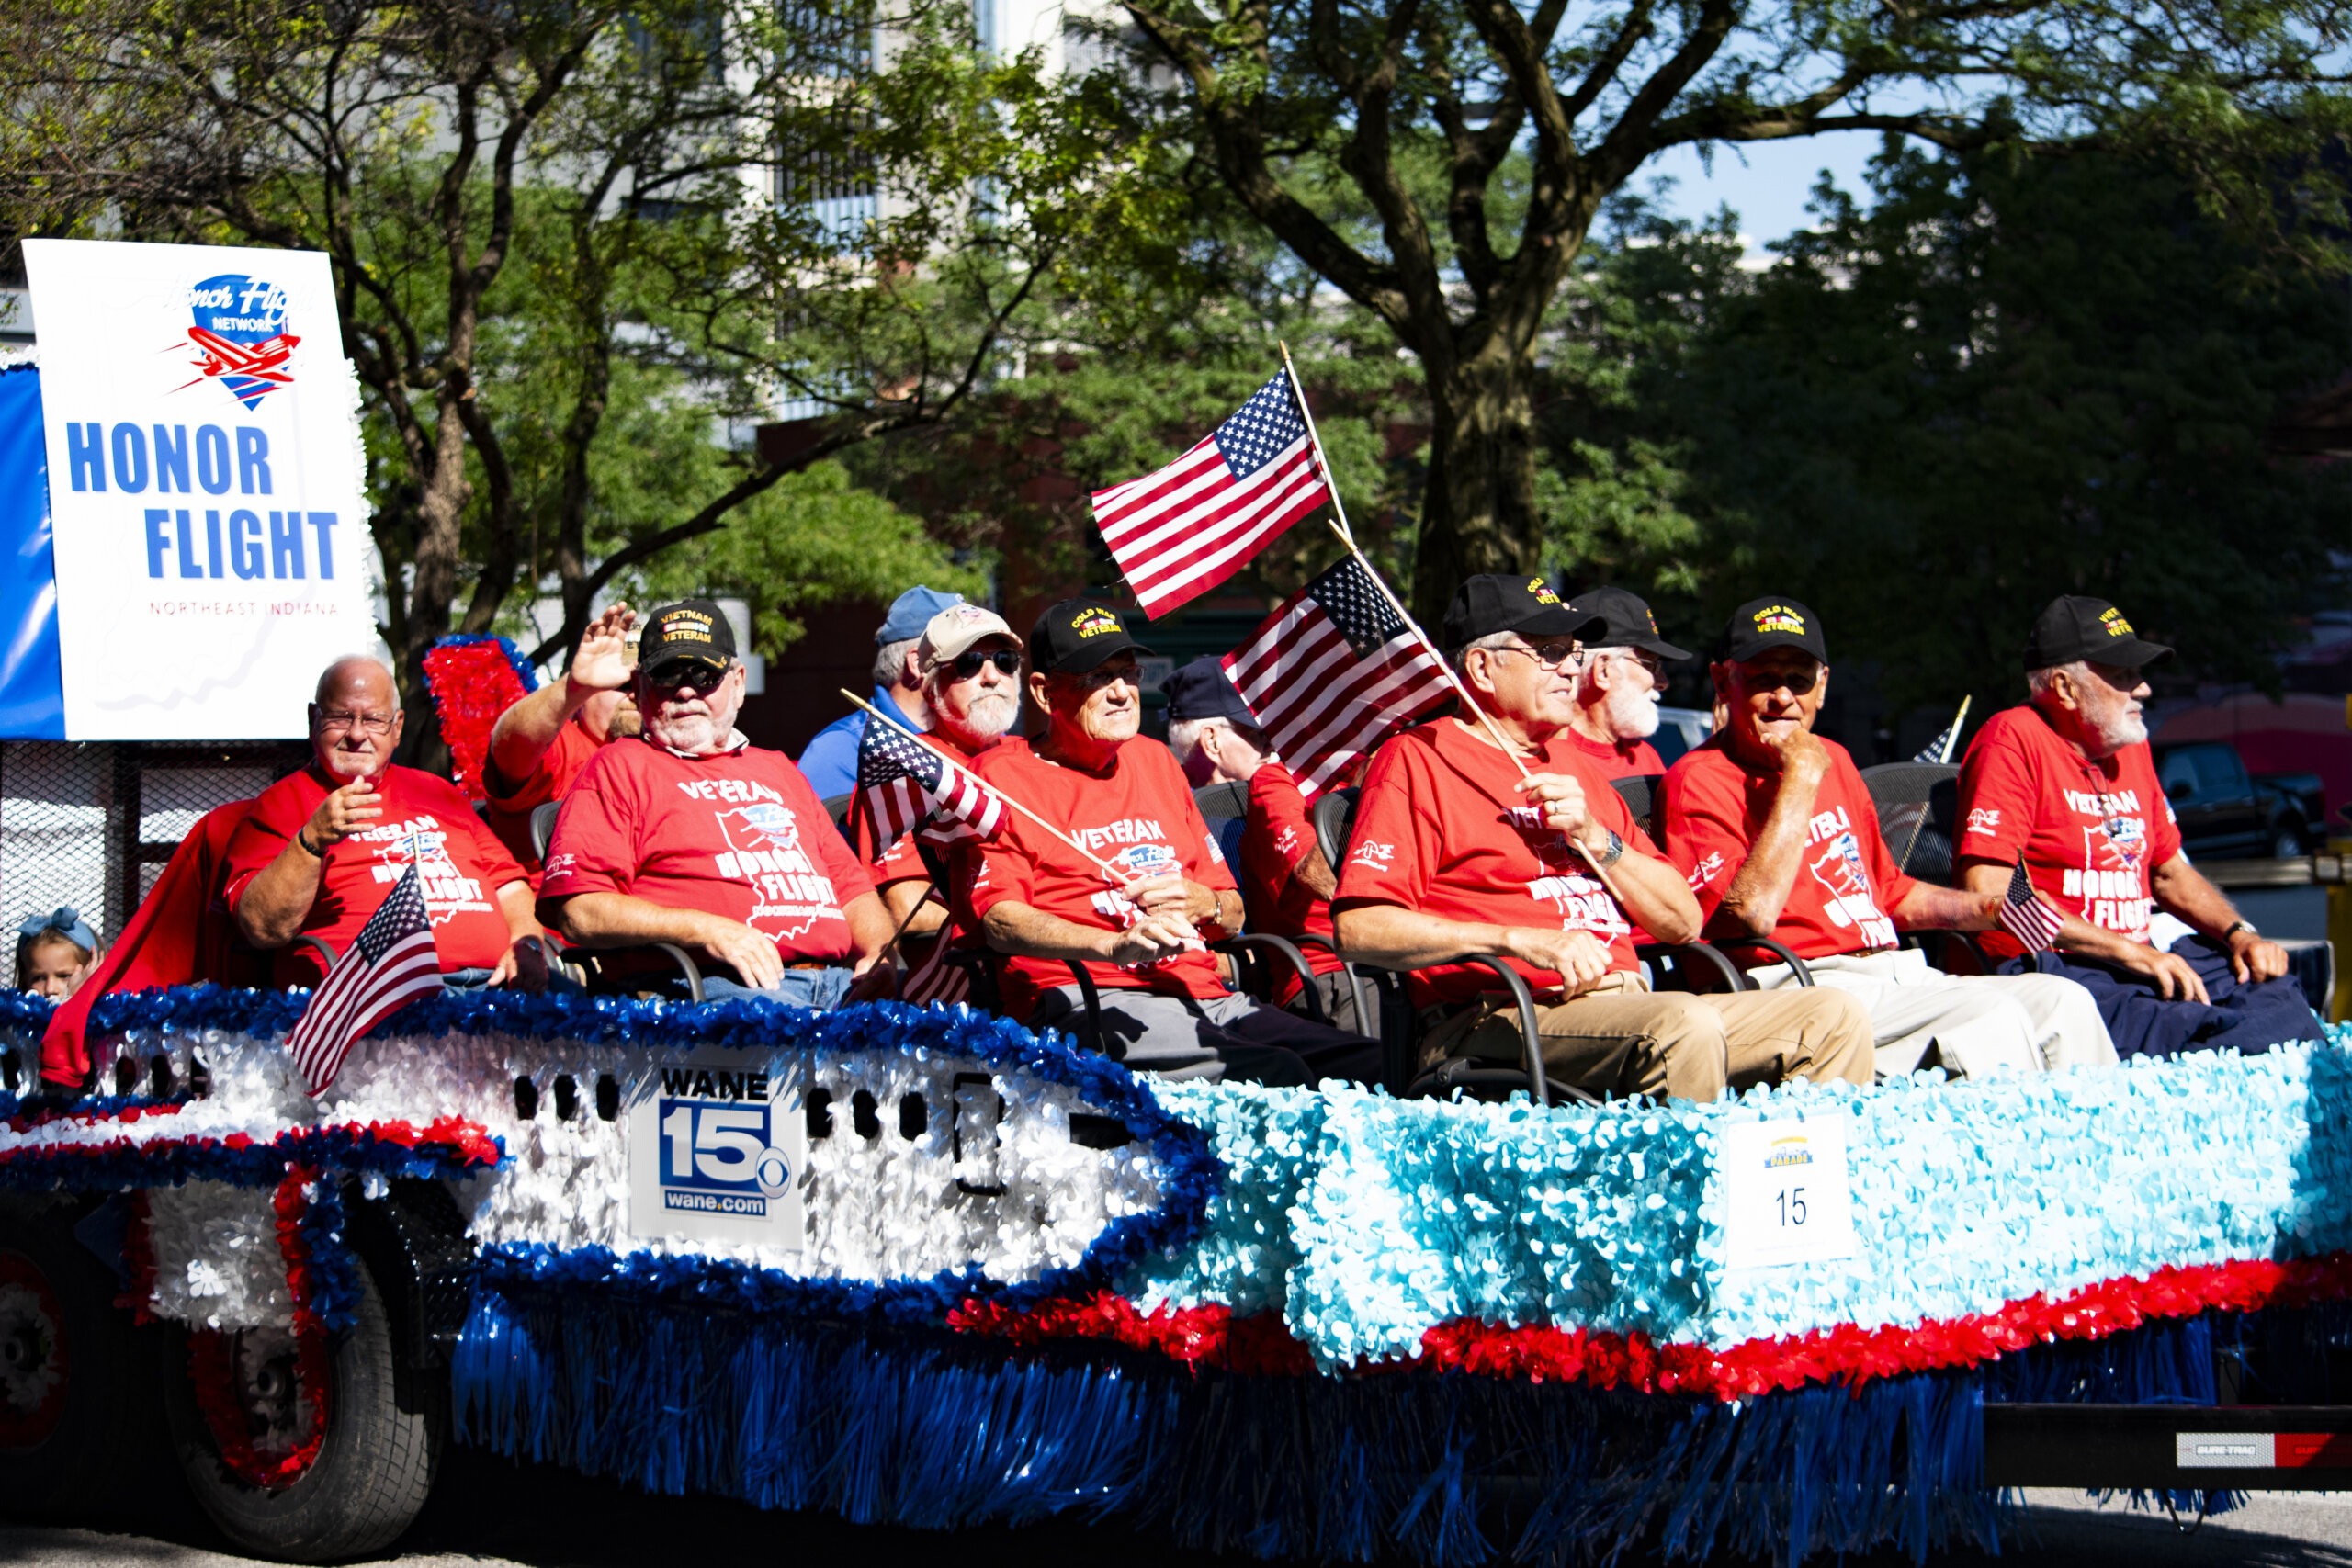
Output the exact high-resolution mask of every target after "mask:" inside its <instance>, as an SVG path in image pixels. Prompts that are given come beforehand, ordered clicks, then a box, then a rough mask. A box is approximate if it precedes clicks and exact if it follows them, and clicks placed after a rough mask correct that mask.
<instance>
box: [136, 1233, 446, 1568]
mask: <svg viewBox="0 0 2352 1568" xmlns="http://www.w3.org/2000/svg"><path fill="white" fill-rule="evenodd" d="M360 1278H361V1283H362V1286H363V1290H362V1292H361V1295H360V1300H359V1305H358V1312H357V1314H356V1316H357V1321H356V1322H355V1323H354V1324H353V1325H352V1327H351V1330H350V1332H349V1333H347V1334H345V1335H343V1336H342V1337H340V1338H339V1339H326V1338H322V1339H321V1340H320V1341H318V1342H316V1343H314V1344H310V1345H305V1344H303V1343H302V1342H301V1341H300V1340H299V1339H298V1338H297V1337H296V1336H295V1335H293V1334H291V1333H288V1332H287V1331H286V1330H283V1329H245V1330H243V1331H240V1332H236V1333H212V1332H198V1333H193V1334H190V1335H188V1336H187V1351H188V1354H187V1358H186V1360H185V1370H184V1371H182V1372H181V1373H180V1375H178V1376H175V1377H174V1378H173V1379H172V1380H171V1385H170V1386H171V1398H170V1399H169V1401H168V1402H167V1408H168V1409H169V1412H170V1416H171V1426H172V1442H173V1447H174V1449H175V1450H176V1451H177V1453H178V1455H179V1461H180V1468H181V1470H182V1471H183V1472H185V1473H186V1475H187V1483H188V1487H189V1490H191V1491H192V1492H194V1493H195V1495H196V1500H197V1502H198V1505H199V1506H202V1508H203V1509H204V1511H205V1512H206V1513H207V1514H209V1516H211V1518H212V1522H213V1523H214V1524H216V1525H218V1526H220V1529H221V1532H222V1533H223V1534H225V1535H227V1536H228V1537H229V1538H230V1540H233V1541H235V1542H236V1543H237V1544H238V1545H239V1546H242V1547H243V1548H245V1549H246V1550H247V1551H254V1552H258V1553H261V1554H263V1555H265V1556H269V1557H277V1558H281V1559H284V1560H286V1561H288V1562H329V1561H332V1560H334V1559H336V1558H344V1557H356V1556H360V1555H363V1554H365V1553H368V1552H372V1551H377V1550H379V1549H380V1548H382V1547H385V1546H388V1545H390V1543H391V1541H392V1540H394V1538H396V1537H397V1536H399V1534H400V1533H401V1531H402V1530H404V1529H407V1528H408V1525H409V1521H410V1520H411V1519H413V1518H414V1517H416V1511H417V1510H418V1509H419V1508H421V1507H423V1506H424V1498H425V1495H426V1494H427V1493H428V1492H430V1491H431V1490H432V1488H433V1472H434V1470H435V1466H436V1464H437V1463H438V1461H439V1458H440V1451H441V1438H442V1432H441V1421H440V1419H439V1411H438V1410H437V1409H436V1408H435V1407H434V1406H433V1405H431V1404H426V1407H425V1408H423V1409H419V1410H415V1411H408V1410H402V1409H401V1407H400V1403H399V1400H398V1399H397V1397H396V1396H395V1378H394V1371H393V1348H392V1333H391V1323H390V1318H389V1317H388V1316H387V1314H386V1313H385V1309H384V1298H383V1293H382V1292H380V1291H379V1290H378V1289H377V1286H376V1281H375V1279H374V1277H373V1276H372V1275H371V1274H369V1273H368V1270H367V1269H365V1267H364V1266H363V1267H362V1269H361V1270H360Z"/></svg>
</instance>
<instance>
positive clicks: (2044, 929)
mask: <svg viewBox="0 0 2352 1568" xmlns="http://www.w3.org/2000/svg"><path fill="white" fill-rule="evenodd" d="M1996 919H1999V920H2000V922H2001V929H2002V930H2003V931H2007V932H2008V933H2009V934H2010V935H2011V936H2013V937H2015V938H2017V939H2018V941H2019V942H2023V943H2024V944H2025V950H2026V951H2027V952H2028V953H2048V952H2049V951H2050V950H2051V949H2052V947H2054V946H2055V945H2056V944H2057V942H2058V932H2059V930H2060V928H2061V927H2062V926H2063V925H2064V923H2065V922H2064V920H2062V919H2060V918H2059V915H2058V911H2057V910H2055V909H2053V908H2051V907H2050V906H2049V905H2047V904H2045V903H2043V902H2042V901H2041V899H2039V898H2037V897H2034V896H2033V880H2032V878H2030V877H2029V876H2027V875H2026V874H2025V862H2023V861H2019V862H2018V863H2017V869H2016V870H2015V871H2014V872H2012V873H2011V874H2010V875H2009V890H2008V893H2007V896H2006V897H2003V898H2002V900H2001V910H2000V913H1999V915H1998V916H1997V917H1996Z"/></svg>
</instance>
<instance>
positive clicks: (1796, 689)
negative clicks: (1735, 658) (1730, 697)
mask: <svg viewBox="0 0 2352 1568" xmlns="http://www.w3.org/2000/svg"><path fill="white" fill-rule="evenodd" d="M1739 678H1740V682H1741V683H1742V684H1743V685H1745V686H1746V687H1747V689H1748V690H1749V691H1751V692H1775V691H1778V690H1780V689H1781V687H1782V686H1786V687H1787V688H1788V689H1789V695H1791V696H1792V697H1801V696H1804V694H1806V693H1807V692H1810V691H1812V690H1813V689H1814V687H1815V686H1817V685H1819V684H1820V683H1821V666H1820V665H1818V664H1815V662H1814V661H1813V660H1810V659H1808V660H1805V661H1804V663H1802V664H1782V665H1772V666H1767V667H1765V668H1763V669H1760V670H1749V669H1746V668H1743V669H1741V671H1740V672H1739Z"/></svg>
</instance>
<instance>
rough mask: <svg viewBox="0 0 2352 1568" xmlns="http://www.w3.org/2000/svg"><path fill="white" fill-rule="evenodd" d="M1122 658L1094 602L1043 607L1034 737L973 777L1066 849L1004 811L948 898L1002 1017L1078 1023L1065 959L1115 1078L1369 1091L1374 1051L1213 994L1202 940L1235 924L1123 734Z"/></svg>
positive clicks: (1208, 867) (1220, 888)
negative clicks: (1087, 992)
mask: <svg viewBox="0 0 2352 1568" xmlns="http://www.w3.org/2000/svg"><path fill="white" fill-rule="evenodd" d="M1136 651H1137V649H1136V643H1135V639H1134V638H1133V637H1129V636H1128V635H1127V633H1126V630H1125V627H1124V626H1121V625H1120V622H1119V615H1118V612H1117V611H1115V610H1114V609H1112V608H1111V606H1109V605H1108V604H1096V603H1093V602H1091V601H1089V600H1083V599H1070V600H1065V601H1063V602H1062V603H1061V604H1056V605H1054V606H1053V607H1052V608H1051V609H1049V610H1047V611H1046V613H1045V614H1044V615H1041V616H1039V617H1038V619H1037V625H1036V627H1035V630H1033V631H1032V632H1031V633H1030V635H1029V658H1030V664H1031V672H1030V676H1029V694H1030V696H1031V698H1032V699H1034V700H1035V703H1036V704H1037V705H1038V707H1039V708H1041V709H1042V710H1044V714H1045V717H1046V727H1045V730H1044V732H1043V733H1042V734H1040V735H1039V736H1038V737H1037V738H1036V739H1035V741H1034V743H1033V742H1024V741H1021V740H1007V741H1005V742H1004V743H1003V744H1002V745H1001V746H999V747H997V748H996V749H995V750H992V751H989V753H988V754H987V755H985V756H983V757H982V758H981V759H980V760H979V761H978V764H977V765H976V767H975V771H976V772H977V773H978V774H979V775H980V777H981V778H982V779H983V780H985V781H986V782H987V783H989V784H991V785H994V786H995V787H996V788H998V789H1000V790H1001V791H1002V792H1003V793H1004V794H1005V795H1007V796H1009V797H1010V798H1012V799H1014V800H1017V801H1019V802H1020V803H1021V804H1022V805H1023V806H1025V807H1028V808H1029V809H1030V810H1032V811H1035V812H1036V813H1038V814H1039V815H1040V816H1042V817H1044V818H1045V819H1046V821H1048V822H1054V823H1058V824H1060V825H1061V826H1062V827H1063V829H1065V831H1067V832H1068V833H1069V837H1070V839H1071V840H1074V841H1075V842H1076V843H1077V844H1078V845H1079V846H1080V849H1073V848H1072V847H1071V845H1070V844H1069V843H1066V842H1064V841H1062V840H1060V839H1058V838H1056V837H1055V836H1053V835H1052V834H1049V833H1046V832H1045V831H1044V830H1043V829H1039V828H1038V827H1037V826H1036V825H1035V823H1033V822H1031V821H1030V820H1029V819H1028V818H1025V817H1023V816H1022V815H1020V814H1019V813H1012V814H1011V815H1010V817H1009V819H1008V821H1007V823H1006V825H1005V828H1004V829H1003V830H1002V831H1001V832H1000V833H999V834H998V835H997V836H996V837H995V838H993V839H991V840H988V841H987V842H985V843H983V844H982V845H980V846H979V850H978V854H977V856H975V857H974V859H975V861H976V864H975V865H974V866H973V867H972V870H971V874H970V876H969V878H968V880H967V882H966V883H965V884H964V885H963V886H960V887H959V888H958V890H957V891H958V896H959V902H961V903H963V904H965V905H967V907H968V909H969V911H970V914H971V916H972V917H973V918H974V919H977V920H978V924H979V930H980V932H981V934H982V935H983V936H984V937H985V938H986V940H987V942H988V944H989V946H990V947H992V948H994V949H995V950H996V951H997V952H999V953H1004V954H1006V955H1007V958H1008V962H1007V964H1005V967H1004V974H1003V976H1002V992H1003V998H1004V1001H1005V1003H1006V1005H1007V1006H1008V1008H1009V1009H1010V1010H1012V1013H1013V1015H1014V1016H1015V1017H1016V1018H1023V1019H1025V1020H1026V1021H1028V1022H1029V1023H1030V1024H1031V1025H1032V1026H1033V1027H1036V1028H1046V1027H1048V1026H1051V1027H1057V1028H1064V1029H1076V1028H1079V1027H1081V1025H1082V1021H1083V1019H1084V1006H1083V1003H1082V1001H1081V1000H1080V993H1079V989H1078V987H1077V986H1076V985H1075V984H1074V983H1072V981H1071V979H1070V974H1069V962H1067V961H1075V962H1077V963H1080V964H1084V965H1085V966H1086V972H1087V974H1088V976H1090V977H1091V979H1092V980H1093V982H1094V984H1095V986H1096V987H1097V988H1098V990H1099V991H1100V993H1101V998H1102V1006H1101V1014H1102V1021H1103V1032H1104V1034H1105V1035H1106V1036H1107V1038H1105V1039H1103V1040H1102V1041H1100V1042H1094V1043H1096V1044H1097V1045H1098V1047H1099V1048H1100V1049H1102V1050H1103V1052H1104V1053H1105V1054H1106V1055H1112V1056H1114V1057H1117V1058H1120V1059H1122V1060H1124V1061H1125V1063H1126V1064H1127V1065H1128V1066H1131V1067H1134V1068H1136V1069H1138V1070H1142V1071H1150V1072H1158V1073H1163V1074H1167V1075H1169V1076H1171V1077H1199V1078H1227V1079H1235V1080H1243V1081H1251V1082H1257V1083H1266V1084H1311V1083H1315V1082H1317V1081H1318V1080H1320V1079H1323V1078H1327V1077H1339V1078H1349V1079H1352V1080H1355V1081H1357V1082H1362V1083H1369V1082H1371V1081H1373V1080H1374V1078H1375V1077H1377V1076H1378V1074H1379V1066H1380V1050H1379V1045H1378V1043H1376V1042H1374V1041H1372V1040H1367V1039H1365V1038H1363V1036H1361V1035H1356V1034H1350V1033H1346V1032H1342V1031H1340V1030H1337V1029H1331V1028H1328V1027H1326V1026H1324V1025H1322V1024H1318V1023H1315V1022H1313V1021H1309V1020H1307V1019H1304V1018H1300V1017H1298V1016H1296V1015H1295V1014H1293V1013H1288V1012H1284V1011H1283V1010H1281V1009H1280V1008H1270V1007H1266V1006H1263V1005H1261V1003H1259V1002H1257V1001H1255V1000H1253V999H1251V998H1249V997H1245V996H1237V995H1235V994H1233V993H1232V992H1230V991H1228V990H1227V989H1226V986H1225V981H1224V978H1223V976H1222V975H1221V974H1220V973H1219V971H1218V968H1217V964H1216V955H1215V954H1213V953H1210V952H1209V951H1208V950H1207V948H1206V946H1205V940H1213V939H1216V938H1218V937H1222V936H1223V935H1225V934H1226V933H1227V932H1230V931H1238V930H1239V929H1240V927H1241V895H1240V893H1239V892H1238V890H1237V889H1236V888H1235V886H1234V885H1233V875H1232V873H1231V872H1230V871H1228V870H1227V867H1226V864H1225V859H1224V856H1223V854H1222V853H1221V852H1219V850H1218V848H1217V844H1216V837H1215V835H1213V834H1212V833H1210V831H1209V829H1208V824H1207V823H1206V822H1205V821H1204V820H1202V818H1201V813H1200V808H1199V807H1196V806H1195V805H1193V792H1192V791H1191V789H1189V788H1188V787H1186V785H1185V783H1184V774H1183V771H1182V769H1181V768H1179V767H1178V766H1177V765H1176V759H1175V758H1174V757H1172V756H1170V754H1169V750H1168V748H1167V747H1165V746H1162V745H1161V744H1160V743H1159V741H1157V740H1152V739H1148V738H1144V737H1141V736H1138V735H1137V733H1136V729H1137V728H1138V725H1139V722H1140V720H1141V718H1142V716H1143V692H1142V689H1141V688H1140V687H1139V686H1138V685H1137V684H1136ZM1081 850H1082V852H1081ZM1090 857H1091V858H1090ZM1098 862H1101V863H1104V864H1108V865H1109V866H1111V867H1112V868H1113V870H1112V872H1110V873H1106V872H1105V871H1104V870H1103V864H1098Z"/></svg>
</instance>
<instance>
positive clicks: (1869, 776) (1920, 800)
mask: <svg viewBox="0 0 2352 1568" xmlns="http://www.w3.org/2000/svg"><path fill="white" fill-rule="evenodd" d="M1862 785H1863V787H1864V788H1866V789H1868V790H1869V791H1870V792H1871V805H1872V806H1873V807H1877V808H1878V831H1879V837H1881V838H1883V839H1884V840H1886V850H1887V853H1889V854H1891V855H1893V856H1894V858H1895V859H1896V860H1897V861H1899V862H1903V870H1904V871H1905V873H1907V874H1910V875H1912V876H1916V877H1918V878H1919V879H1920V880H1922V881H1924V882H1938V883H1945V884H1949V883H1950V882H1951V872H1952V864H1951V861H1952V829H1953V828H1954V826H1955V825H1956V821H1955V819H1956V818H1958V817H1959V816H1960V769H1959V768H1958V767H1956V766H1953V765H1952V764H1951V763H1947V762H1881V763H1880V764H1879V765H1878V766H1877V767H1874V768H1864V769H1863V770H1862ZM1906 846H1907V847H1908V848H1909V850H1910V859H1909V860H1908V861H1904V859H1903V857H1904V851H1905V847H1906Z"/></svg>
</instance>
